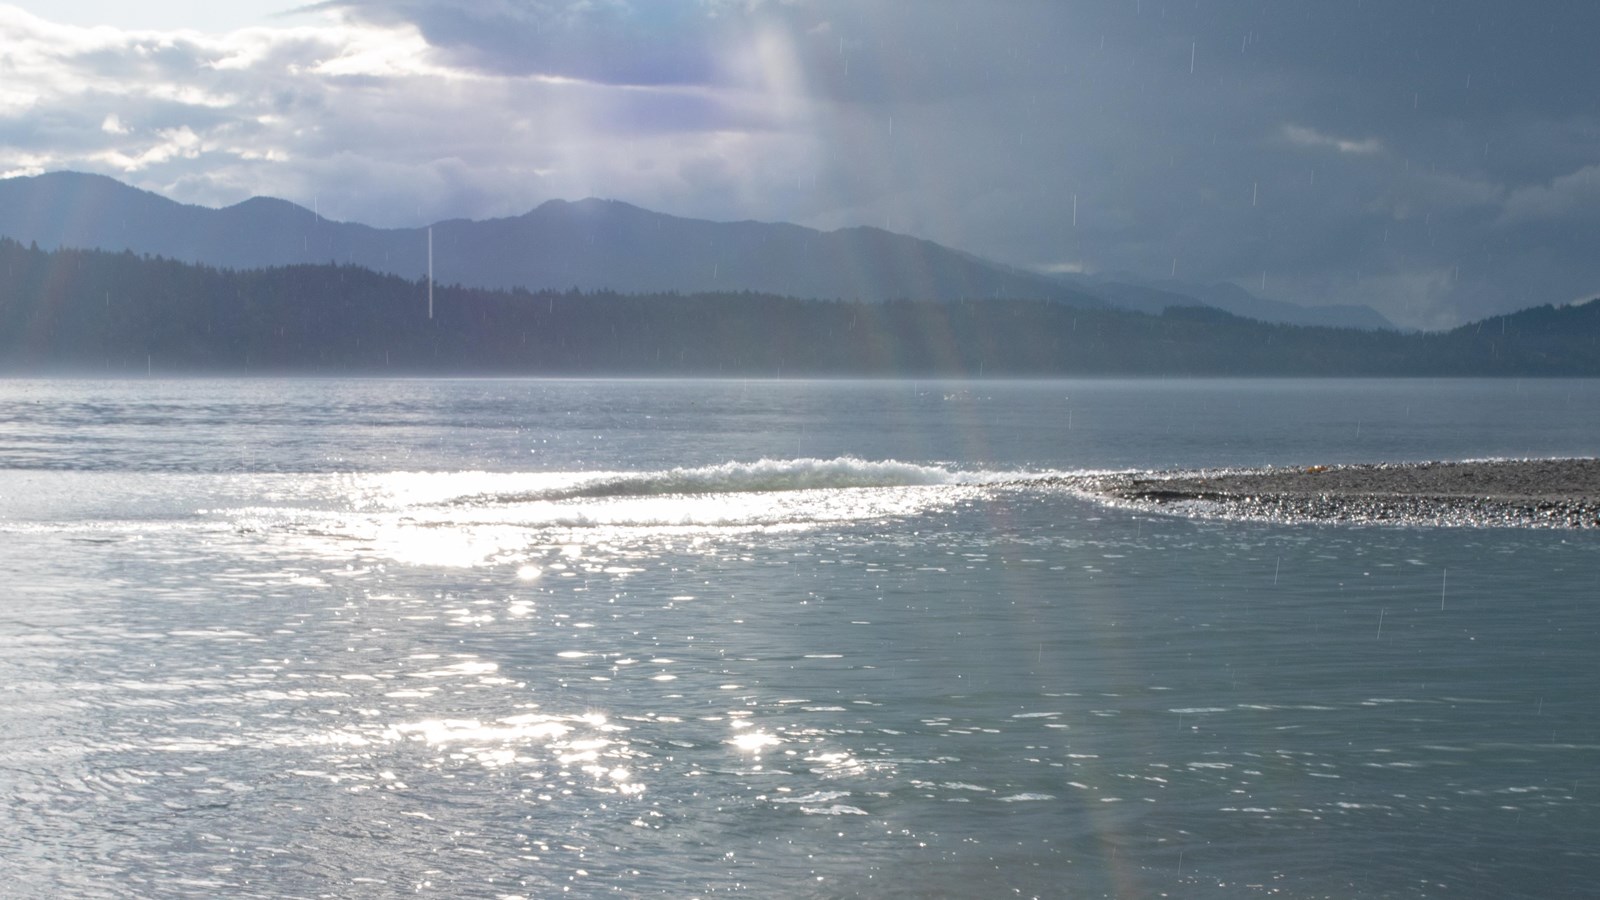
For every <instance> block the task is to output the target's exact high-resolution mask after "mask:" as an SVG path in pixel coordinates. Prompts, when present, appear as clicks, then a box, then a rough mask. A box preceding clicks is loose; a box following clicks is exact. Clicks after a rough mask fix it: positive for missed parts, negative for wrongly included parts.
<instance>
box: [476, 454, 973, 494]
mask: <svg viewBox="0 0 1600 900" xmlns="http://www.w3.org/2000/svg"><path fill="white" fill-rule="evenodd" d="M993 479H994V476H993V475H992V474H990V473H961V472H952V471H950V470H948V469H944V468H940V467H938V466H925V465H918V464H916V463H906V462H900V461H898V460H892V459H891V460H864V459H857V458H854V457H848V456H841V457H837V458H835V459H812V458H801V459H760V460H756V461H755V462H726V463H720V464H717V465H711V466H697V467H692V468H674V469H663V470H658V471H652V472H610V473H602V474H596V475H594V476H591V477H588V478H585V479H583V480H581V481H579V482H578V483H576V484H572V485H567V486H562V487H556V488H551V489H547V490H537V491H531V492H530V491H524V492H518V493H512V494H504V495H500V496H498V497H493V498H491V497H484V496H481V495H480V496H473V497H463V498H460V499H459V500H458V502H467V503H481V502H484V501H486V500H493V499H498V500H500V501H501V502H538V501H550V500H578V499H606V498H620V497H649V496H658V495H662V494H736V493H769V492H775V491H806V490H830V489H832V490H837V489H841V488H875V487H921V486H938V485H949V484H981V483H984V482H986V481H989V480H993Z"/></svg>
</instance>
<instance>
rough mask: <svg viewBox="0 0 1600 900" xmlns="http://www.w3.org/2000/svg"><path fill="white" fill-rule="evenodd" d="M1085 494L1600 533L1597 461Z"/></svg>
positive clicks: (1230, 514)
mask: <svg viewBox="0 0 1600 900" xmlns="http://www.w3.org/2000/svg"><path fill="white" fill-rule="evenodd" d="M1085 487H1086V489H1087V490H1088V491H1089V492H1090V493H1093V494H1096V495H1098V496H1100V497H1103V498H1106V499H1109V500H1112V501H1114V502H1119V503H1125V504H1129V505H1132V506H1135V507H1140V508H1145V509H1155V510H1163V511H1171V512H1180V511H1182V512H1192V513H1196V514H1200V515H1212V516H1219V517H1223V518H1241V519H1262V520H1269V521H1334V522H1364V523H1388V524H1397V525H1458V526H1485V527H1501V526H1504V527H1534V528H1597V527H1600V459H1528V460H1488V461H1476V462H1427V463H1402V464H1369V465H1345V466H1307V467H1295V468H1270V469H1260V470H1253V471H1225V472H1215V473H1212V472H1200V473H1196V472H1144V473H1128V474H1116V475H1105V476H1096V477H1095V478H1092V479H1090V480H1089V481H1088V483H1087V484H1086V485H1085Z"/></svg>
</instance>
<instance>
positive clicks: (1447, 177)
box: [0, 0, 1600, 324]
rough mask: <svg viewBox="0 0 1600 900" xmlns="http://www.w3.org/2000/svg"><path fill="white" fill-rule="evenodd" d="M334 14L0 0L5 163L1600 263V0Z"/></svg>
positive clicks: (356, 9) (681, 6)
mask: <svg viewBox="0 0 1600 900" xmlns="http://www.w3.org/2000/svg"><path fill="white" fill-rule="evenodd" d="M310 9H312V10H313V13H311V14H307V15H300V16H297V17H296V18H295V19H294V22H295V23H296V24H293V25H288V24H285V25H277V26H274V27H254V28H245V29H239V30H235V31H231V32H226V33H217V34H203V33H200V32H197V31H149V30H147V31H135V30H124V29H114V28H76V27H69V26H64V25H58V24H54V23H51V22H48V21H45V20H44V19H40V18H37V17H34V16H29V15H27V14H25V13H21V12H20V11H18V10H16V9H14V8H10V7H6V6H0V173H18V172H37V171H42V170H46V169H60V168H76V169H85V170H89V171H96V172H101V173H104V174H109V175H113V176H115V177H118V178H122V179H123V180H127V181H131V182H133V183H135V184H137V185H138V186H140V187H144V188H147V189H151V190H156V191H159V192H162V193H166V194H168V195H169V196H173V197H175V198H177V199H180V200H183V201H186V202H196V203H205V204H209V205H225V204H228V203H233V202H237V201H239V200H242V199H244V198H245V197H247V196H249V195H251V194H270V195H274V196H281V197H285V198H286V199H290V200H294V201H296V202H300V203H303V204H306V205H311V204H312V203H313V202H316V204H317V205H318V207H319V209H320V210H321V211H322V212H323V213H324V214H326V215H329V216H332V217H335V218H347V219H354V220H358V221H365V222H370V223H372V224H378V225H398V224H421V223H422V222H426V221H430V220H434V219H439V218H445V217H456V216H464V217H474V218H482V217H486V216H497V215H514V214H518V213H521V212H524V211H526V210H527V209H529V208H531V207H532V206H534V205H536V204H537V203H539V202H541V201H543V200H545V199H549V198H552V197H564V198H568V199H576V198H580V197H583V196H590V195H596V196H605V197H614V198H618V199H623V200H627V201H630V202H633V203H637V204H639V205H642V206H647V207H651V208H656V209H661V210H664V211H666V212H671V213H674V214H678V215H688V216H701V217H707V218H721V219H743V218H756V219H765V220H787V221H796V222H800V223H801V224H806V225H812V226H816V227H839V226H849V225H861V224H868V225H875V226H880V227H890V228H893V229H894V230H900V231H906V232H910V233H912V234H916V235H918V236H922V237H927V238H931V239H933V240H938V241H941V242H943V243H947V244H951V245H953V246H957V247H960V248H962V249H966V250H970V251H973V252H977V253H980V254H984V255H987V256H991V257H994V258H996V259H999V260H1001V261H1003V262H1008V263H1013V264H1016V265H1031V264H1036V263H1037V262H1038V261H1041V260H1042V261H1045V264H1046V265H1050V264H1053V263H1055V262H1060V261H1065V262H1064V263H1062V264H1070V265H1073V266H1081V267H1082V268H1084V269H1085V270H1087V271H1097V272H1115V271H1129V272H1134V273H1144V274H1147V275H1151V276H1165V275H1166V274H1167V273H1168V272H1170V270H1171V267H1172V265H1173V261H1174V259H1176V260H1177V262H1178V270H1179V275H1180V277H1187V278H1193V279H1194V280H1197V281H1206V282H1215V281H1235V282H1238V283H1241V284H1258V283H1259V282H1260V276H1261V273H1262V272H1267V273H1268V274H1269V279H1268V282H1269V284H1271V285H1274V286H1281V288H1275V290H1278V289H1281V290H1282V291H1283V292H1284V293H1282V294H1279V295H1277V296H1278V297H1279V298H1280V299H1290V300H1301V301H1305V302H1327V301H1330V300H1332V299H1340V300H1349V299H1352V298H1356V297H1362V298H1365V300H1364V301H1363V302H1370V303H1372V304H1373V305H1375V306H1378V307H1379V308H1380V309H1381V310H1382V311H1384V312H1385V313H1386V314H1390V315H1391V316H1392V317H1393V318H1395V319H1396V320H1397V321H1400V322H1402V323H1404V324H1423V323H1436V322H1442V321H1445V320H1446V319H1447V318H1448V316H1449V315H1450V314H1451V311H1452V310H1457V311H1459V312H1460V313H1461V314H1463V315H1465V314H1468V313H1470V312H1476V311H1493V310H1495V308H1496V304H1500V305H1501V306H1510V305H1513V304H1515V303H1517V302H1520V301H1519V299H1518V298H1519V297H1526V298H1527V299H1528V300H1529V302H1540V298H1541V297H1547V296H1548V297H1550V298H1561V299H1565V298H1567V297H1569V296H1577V295H1581V294H1582V293H1583V292H1584V290H1585V289H1586V288H1587V287H1588V286H1590V283H1589V280H1588V279H1589V273H1590V272H1592V271H1593V268H1594V267H1593V264H1592V263H1591V262H1590V258H1591V257H1592V249H1590V248H1587V247H1584V246H1582V243H1583V242H1582V240H1581V238H1580V237H1578V236H1579V235H1582V234H1585V233H1588V232H1587V231H1586V229H1587V228H1588V227H1590V226H1592V225H1600V222H1591V219H1593V218H1596V217H1594V216H1593V215H1592V214H1591V213H1590V212H1589V210H1590V209H1592V208H1595V206H1596V204H1595V203H1594V199H1595V198H1594V197H1593V196H1592V195H1591V194H1590V193H1589V191H1590V186H1589V185H1590V179H1591V176H1592V175H1593V174H1594V173H1592V172H1590V171H1589V170H1590V169H1591V167H1594V166H1597V165H1600V159H1597V158H1596V156H1595V150H1594V148H1595V147H1596V146H1597V141H1600V114H1596V113H1595V111H1594V106H1593V100H1592V96H1591V93H1592V91H1591V90H1590V85H1589V82H1590V81H1592V79H1587V78H1586V77H1584V73H1585V72H1587V71H1588V69H1587V68H1586V67H1587V66H1588V65H1589V63H1588V60H1589V57H1590V50H1589V48H1588V47H1587V43H1588V36H1589V35H1592V34H1593V33H1594V30H1595V27H1597V26H1600V7H1595V6H1594V5H1593V4H1590V3H1587V2H1584V3H1579V2H1569V0H1551V2H1549V3H1547V4H1541V5H1540V10H1539V11H1538V14H1537V15H1534V14H1530V12H1529V11H1527V10H1522V9H1520V8H1517V7H1514V6H1511V5H1508V4H1504V3H1503V2H1497V0H1460V2H1459V3H1456V4H1453V5H1452V7H1451V13H1450V14H1449V15H1444V14H1435V13H1434V12H1433V11H1432V10H1431V9H1430V8H1429V7H1427V5H1425V4H1404V3H1400V4H1395V3H1389V4H1385V3H1366V4H1329V3H1325V2H1321V0H1277V2H1272V3H1261V2H1259V0H1206V2H1204V3H1188V2H1182V3H1172V2H1161V0H1145V2H1143V3H1142V4H1141V3H1133V2H1131V0H1074V2H1072V3H1062V2H1059V0H1008V2H1006V3H998V4H974V3H971V2H970V0H916V2H914V3H911V2H895V0H649V2H646V0H478V2H473V3H465V4H464V3H459V2H454V0H448V2H447V0H327V2H322V3H319V4H316V5H315V6H313V7H311V8H310ZM1490 259H1492V260H1493V263H1492V264H1490V263H1489V262H1488V261H1489V260H1490ZM1480 262H1481V263H1482V264H1480ZM1444 272H1447V273H1450V277H1448V278H1445V277H1442V276H1441V275H1440V274H1439V273H1444ZM1514 280H1515V281H1516V282H1518V283H1515V284H1514V283H1513V281H1514ZM1357 284H1359V285H1360V287H1354V285H1357Z"/></svg>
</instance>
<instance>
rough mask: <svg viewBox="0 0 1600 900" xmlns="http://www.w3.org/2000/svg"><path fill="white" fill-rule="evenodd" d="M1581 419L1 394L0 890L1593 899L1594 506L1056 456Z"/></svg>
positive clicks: (1592, 417) (1286, 389)
mask: <svg viewBox="0 0 1600 900" xmlns="http://www.w3.org/2000/svg"><path fill="white" fill-rule="evenodd" d="M1597 438H1600V386H1597V385H1596V384H1594V383H1591V382H1582V381H1574V382H1562V381H1542V382H1522V383H1514V382H1487V381H1483V382H1450V381H1444V382H1316V381H1310V382H1293V381H1287V382H1286V381H1259V382H1249V381H1245V382H1217V381H1200V382H1164V381H1083V382H1039V383H1014V384H1013V383H982V382H980V383H971V384H936V383H910V382H903V383H856V382H749V383H746V382H665V383H657V382H546V381H514V380H513V381H427V380H418V381H316V380H304V381H189V382H180V381H152V382H143V383H104V382H92V381H47V382H27V381H13V382H0V466H3V468H0V573H3V576H4V579H5V583H6V584H7V586H8V594H9V596H10V601H9V602H8V603H7V604H6V606H5V608H4V609H3V610H0V759H3V760H4V764H3V765H0V798H3V799H4V804H3V806H0V809H4V810H6V811H5V812H4V813H0V879H3V880H4V882H5V883H6V884H8V885H17V886H20V887H19V888H18V890H17V891H16V892H15V893H16V895H18V896H41V897H42V896H60V895H72V896H87V897H117V896H196V897H199V896H218V895H228V896H261V897H280V896H288V895H306V896H310V895H338V896H375V897H377V896H392V895H396V894H400V893H408V894H409V893H418V892H420V893H423V894H427V893H434V894H437V895H440V896H484V897H500V896H526V897H541V896H549V895H551V894H554V893H556V892H558V891H566V892H568V893H572V894H577V895H579V896H592V895H602V894H617V895H622V896H637V895H664V896H694V895H703V894H709V893H713V892H717V893H722V892H734V891H742V892H746V893H749V894H751V895H753V896H772V895H785V896H818V897H837V896H908V897H909V896H993V895H999V894H1011V895H1016V894H1020V895H1023V896H1062V895H1067V896H1111V897H1142V896H1156V895H1159V894H1161V893H1167V894H1169V895H1171V896H1217V897H1235V896H1251V895H1255V894H1261V895H1264V896H1265V895H1271V896H1288V897H1323V896H1339V897H1349V896H1384V897H1393V896H1407V897H1435V896H1443V897H1514V896H1528V897H1542V896H1562V895H1577V894H1581V893H1583V892H1584V891H1586V890H1587V889H1588V886H1589V885H1591V884H1592V883H1593V880H1594V878H1595V876H1596V874H1600V855H1597V852H1596V851H1595V850H1594V849H1593V848H1594V847H1596V846H1600V840H1597V839H1600V828H1597V826H1596V824H1595V823H1596V822H1597V821H1600V816H1597V815H1596V813H1597V809H1596V801H1595V797H1596V796H1600V794H1597V793H1596V792H1597V791H1600V785H1597V784H1596V783H1595V779H1594V776H1593V774H1592V773H1593V771H1594V763H1595V760H1596V758H1597V753H1600V715H1597V713H1600V711H1597V710H1596V709H1595V706H1594V703H1593V697H1592V693H1593V691H1592V686H1593V684H1594V683H1595V677H1596V675H1597V672H1596V666H1597V664H1596V662H1595V661H1594V659H1593V655H1592V652H1591V650H1590V648H1591V647H1592V644H1593V638H1594V635H1595V634H1596V632H1597V630H1600V611H1597V610H1596V608H1595V604H1594V600H1595V598H1596V595H1597V589H1600V558H1597V550H1600V539H1597V538H1596V536H1595V535H1593V534H1592V533H1589V532H1556V531H1512V530H1497V529H1429V528H1394V527H1344V526H1331V525H1320V526H1282V525H1266V524H1252V523H1237V522H1223V521H1210V520H1204V519H1189V518H1182V517H1171V516H1158V515H1151V514H1147V513H1141V512H1134V511H1129V510H1124V509H1117V508H1112V507H1107V506H1102V505H1100V504H1097V503H1095V502H1093V501H1091V500H1089V499H1086V498H1085V497H1083V496H1081V495H1079V494H1077V493H1075V492H1073V491H1072V490H1070V489H1069V488H1067V487H1065V486H1063V485H1062V484H1061V483H1060V482H1059V481H1057V480H1054V478H1053V476H1059V475H1071V474H1074V473H1082V472H1088V471H1103V470H1108V469H1126V468H1146V467H1167V466H1182V467H1197V466H1230V465H1249V466H1254V465H1262V464H1284V465H1305V464H1312V463H1321V464H1330V463H1339V462H1355V461H1378V460H1384V461H1389V460H1424V459H1439V458H1448V459H1460V458H1475V457H1490V456H1543V455H1589V454H1592V453H1593V448H1594V447H1596V446H1600V441H1597V440H1596V439H1597Z"/></svg>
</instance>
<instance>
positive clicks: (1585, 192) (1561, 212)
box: [1501, 165, 1600, 224]
mask: <svg viewBox="0 0 1600 900" xmlns="http://www.w3.org/2000/svg"><path fill="white" fill-rule="evenodd" d="M1597 209H1600V165H1595V166H1584V167H1583V168H1581V169H1579V170H1578V171H1576V172H1572V173H1569V174H1567V175H1563V176H1561V177H1560V178H1556V179H1554V180H1552V181H1551V182H1550V183H1549V184H1542V185H1532V186H1529V187H1522V188H1518V189H1516V190H1514V191H1512V192H1511V193H1510V195H1508V196H1507V197H1506V202H1505V209H1504V212H1503V214H1502V216H1501V223H1502V224H1511V223H1519V222H1537V221H1552V220H1559V219H1565V218H1569V217H1572V216H1576V215H1580V214H1586V215H1588V216H1590V217H1593V216H1595V215H1596V210H1597Z"/></svg>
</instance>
